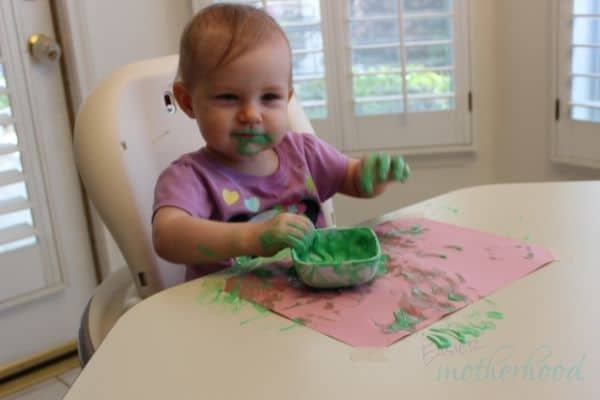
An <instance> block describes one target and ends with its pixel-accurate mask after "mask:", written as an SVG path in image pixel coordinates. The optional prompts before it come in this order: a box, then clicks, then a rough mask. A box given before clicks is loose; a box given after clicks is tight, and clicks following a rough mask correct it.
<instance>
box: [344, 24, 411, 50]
mask: <svg viewBox="0 0 600 400" xmlns="http://www.w3.org/2000/svg"><path fill="white" fill-rule="evenodd" d="M399 41H400V28H399V24H398V20H397V19H396V18H394V19H393V20H376V21H353V22H350V43H351V44H352V45H365V44H383V43H398V42H399Z"/></svg>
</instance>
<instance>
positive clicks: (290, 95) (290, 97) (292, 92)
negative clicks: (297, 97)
mask: <svg viewBox="0 0 600 400" xmlns="http://www.w3.org/2000/svg"><path fill="white" fill-rule="evenodd" d="M293 95H294V88H293V87H292V88H290V90H289V91H288V102H289V101H290V100H292V96H293Z"/></svg>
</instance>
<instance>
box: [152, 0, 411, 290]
mask: <svg viewBox="0 0 600 400" xmlns="http://www.w3.org/2000/svg"><path fill="white" fill-rule="evenodd" d="M179 55H180V59H179V71H178V79H177V82H176V83H175V84H174V85H173V93H174V95H175V98H176V99H177V103H178V104H179V107H180V108H181V110H183V111H184V112H185V113H186V114H187V115H188V116H189V117H190V118H193V119H195V120H196V122H197V125H198V128H199V130H200V133H201V135H202V137H203V138H204V140H205V142H206V145H205V146H204V147H202V148H201V149H199V150H196V151H193V152H191V153H188V154H184V155H183V156H181V157H180V158H179V159H177V160H176V161H174V162H173V163H172V164H171V165H170V166H169V167H167V168H166V169H165V170H164V171H163V172H162V173H161V175H160V177H159V179H158V182H157V184H156V188H155V199H154V214H153V219H152V228H153V242H154V248H155V250H156V252H157V254H158V255H159V256H160V257H162V258H164V259H166V260H168V261H171V262H174V263H180V264H186V265H187V271H186V280H190V279H193V278H195V277H199V276H202V275H205V274H208V273H211V272H215V271H217V270H219V269H222V268H225V267H227V266H230V265H231V260H232V259H233V258H234V257H238V256H271V255H273V254H275V253H277V252H278V251H279V250H281V249H283V248H286V247H295V248H302V247H304V246H306V245H307V243H308V242H309V240H310V238H311V235H312V232H313V230H314V228H315V227H323V226H325V219H324V215H323V213H322V212H321V203H322V202H324V201H325V200H327V199H329V198H330V197H332V196H333V195H334V194H336V193H343V194H346V195H349V196H354V197H374V196H377V195H379V194H381V193H382V192H383V191H384V190H385V187H386V184H387V183H388V182H389V181H392V180H397V181H401V182H403V181H404V180H406V178H407V177H408V176H409V174H410V170H409V168H408V165H406V164H405V163H404V160H403V159H402V157H400V156H390V155H388V154H381V153H379V154H372V155H368V156H365V157H363V158H362V159H361V160H357V159H352V158H349V157H347V156H345V155H344V154H342V153H341V152H339V151H338V150H337V149H335V148H334V147H332V146H330V145H328V144H327V143H325V142H324V141H322V140H320V139H319V138H318V137H316V136H315V135H311V134H302V133H296V132H291V131H289V129H288V103H289V101H290V99H291V97H292V95H293V88H292V57H291V49H290V44H289V42H288V40H287V38H286V35H285V33H284V32H283V30H282V29H281V27H280V26H279V25H278V24H277V22H276V21H275V20H274V19H273V18H272V17H270V16H269V15H268V14H267V13H265V12H264V11H261V10H259V9H256V8H253V7H251V6H246V5H239V4H215V5H213V6H209V7H206V8H204V9H203V10H202V11H200V12H199V13H198V14H196V15H195V16H194V18H193V19H192V20H191V21H190V22H189V23H188V25H187V26H186V27H185V29H184V31H183V34H182V37H181V42H180V54H179Z"/></svg>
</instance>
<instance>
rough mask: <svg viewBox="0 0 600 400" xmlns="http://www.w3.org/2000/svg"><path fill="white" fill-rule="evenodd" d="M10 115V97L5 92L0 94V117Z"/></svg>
mask: <svg viewBox="0 0 600 400" xmlns="http://www.w3.org/2000/svg"><path fill="white" fill-rule="evenodd" d="M1 116H5V117H10V116H12V110H11V109H10V99H9V98H8V95H7V94H0V117H1Z"/></svg>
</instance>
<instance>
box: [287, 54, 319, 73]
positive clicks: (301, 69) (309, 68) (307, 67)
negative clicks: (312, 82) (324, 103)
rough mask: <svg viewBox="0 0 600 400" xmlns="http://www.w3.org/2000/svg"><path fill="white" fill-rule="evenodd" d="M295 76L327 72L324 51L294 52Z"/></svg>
mask: <svg viewBox="0 0 600 400" xmlns="http://www.w3.org/2000/svg"><path fill="white" fill-rule="evenodd" d="M293 64H294V66H293V68H294V77H296V78H300V77H302V76H307V75H308V76H312V75H323V74H325V62H324V60H323V53H322V52H318V53H306V54H294V59H293Z"/></svg>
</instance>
